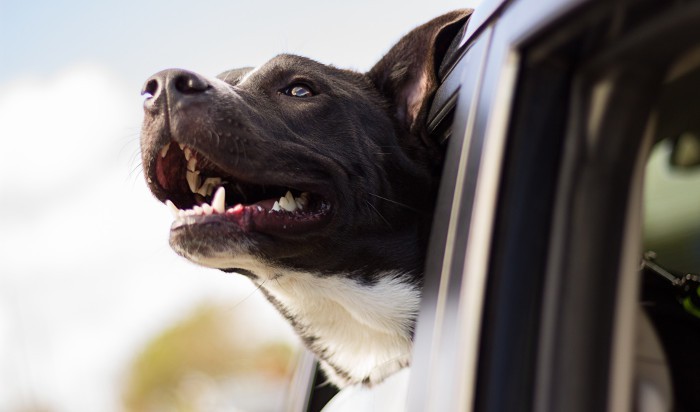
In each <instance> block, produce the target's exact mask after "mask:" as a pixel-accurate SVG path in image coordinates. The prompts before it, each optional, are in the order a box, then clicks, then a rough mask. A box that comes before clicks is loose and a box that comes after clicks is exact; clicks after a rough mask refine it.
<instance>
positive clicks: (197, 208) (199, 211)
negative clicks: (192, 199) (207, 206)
mask: <svg viewBox="0 0 700 412" xmlns="http://www.w3.org/2000/svg"><path fill="white" fill-rule="evenodd" d="M192 209H193V210H194V213H195V214H196V215H203V214H204V209H202V206H195V207H193V208H192Z"/></svg>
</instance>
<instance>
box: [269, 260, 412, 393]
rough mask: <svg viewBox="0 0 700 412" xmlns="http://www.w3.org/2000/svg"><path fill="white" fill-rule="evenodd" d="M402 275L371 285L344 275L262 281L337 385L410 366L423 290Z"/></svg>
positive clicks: (295, 275) (377, 378)
mask: <svg viewBox="0 0 700 412" xmlns="http://www.w3.org/2000/svg"><path fill="white" fill-rule="evenodd" d="M400 275H401V274H399V273H382V274H379V275H378V276H377V279H378V280H377V281H376V282H374V283H372V284H362V283H359V282H357V281H355V280H353V279H352V278H349V277H345V276H319V275H314V274H309V273H299V272H294V273H285V274H284V275H283V276H280V277H279V278H276V279H271V280H268V281H265V282H263V284H262V286H261V287H262V288H264V289H265V290H266V291H267V292H268V294H269V295H270V296H271V297H272V298H274V299H275V300H276V301H277V302H276V303H277V304H278V305H280V306H281V308H280V309H281V310H282V311H283V312H285V314H286V315H287V316H288V317H290V318H291V319H292V320H293V322H294V323H296V325H295V326H296V328H297V330H298V331H299V333H300V334H301V335H302V337H304V338H306V340H307V342H308V343H309V344H310V345H311V347H312V349H313V350H314V351H315V352H316V353H323V354H324V356H323V357H324V358H325V360H326V361H327V363H328V364H326V365H324V364H323V362H322V366H324V370H325V371H326V372H327V374H328V375H329V378H330V379H331V381H332V382H333V383H335V384H337V385H339V386H345V385H347V384H349V383H358V382H362V381H364V382H365V383H367V384H372V383H377V382H380V381H382V380H383V379H384V378H385V377H386V376H388V375H390V374H391V373H393V372H396V371H397V370H399V369H401V368H403V367H405V366H407V365H408V364H409V359H410V352H411V329H412V326H413V322H414V320H415V317H416V314H417V311H418V306H419V300H420V291H419V290H418V289H417V288H416V287H415V286H412V285H410V284H409V283H407V282H405V281H403V280H402V278H401V276H400Z"/></svg>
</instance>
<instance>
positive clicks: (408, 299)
mask: <svg viewBox="0 0 700 412" xmlns="http://www.w3.org/2000/svg"><path fill="white" fill-rule="evenodd" d="M470 13H471V11H470V10H463V11H456V12H452V13H449V14H446V15H443V16H441V17H438V18H436V19H434V20H432V21H430V22H428V23H426V24H425V25H423V26H420V27H418V28H417V29H415V30H413V31H412V32H410V33H409V34H408V35H407V36H405V37H404V38H403V39H401V40H400V41H399V43H398V44H397V45H395V46H394V47H393V48H392V49H391V50H390V51H389V53H388V54H387V55H386V56H384V57H383V58H382V59H381V60H380V61H379V62H378V63H377V64H376V65H375V66H374V68H372V70H370V71H369V72H368V73H366V74H362V73H356V72H352V71H347V70H340V69H337V68H334V67H330V66H325V65H322V64H320V63H317V62H315V61H312V60H309V59H306V58H303V57H299V56H293V55H280V56H277V57H275V58H273V59H272V60H270V61H268V62H267V63H265V64H264V65H262V66H260V67H258V68H255V69H251V68H244V69H236V70H231V71H228V72H225V73H222V74H221V75H219V76H218V78H216V79H215V78H207V77H203V76H200V75H198V74H195V73H192V72H187V71H183V70H166V71H162V72H160V73H157V74H156V75H154V76H153V77H151V78H150V79H149V80H147V81H146V84H145V86H144V90H143V93H144V94H147V95H148V98H147V99H146V102H145V103H144V105H145V118H144V124H143V131H142V141H141V149H142V155H143V165H144V171H145V174H146V179H147V181H148V185H149V187H150V189H151V190H152V191H153V193H154V195H155V196H156V197H157V198H158V199H160V200H161V201H163V202H166V203H167V204H168V205H169V206H170V207H171V209H172V210H173V213H174V214H175V222H174V223H173V225H172V228H171V231H170V244H171V246H172V247H173V249H175V251H176V252H177V253H178V254H180V255H182V256H184V257H186V258H187V259H189V260H191V261H193V262H196V263H198V264H201V265H203V266H208V267H212V268H218V269H222V270H224V271H227V272H229V271H231V272H238V273H241V274H244V275H246V276H248V277H250V278H251V279H252V281H253V282H254V283H256V284H257V285H259V286H260V290H261V291H262V292H263V293H264V294H265V296H266V297H267V298H268V299H269V300H270V302H272V303H273V304H274V305H275V306H276V307H277V309H279V311H280V312H281V313H282V314H283V315H284V316H285V317H286V318H287V319H289V321H290V322H291V323H292V325H293V326H294V328H295V329H296V331H297V332H298V333H299V335H301V337H302V338H303V339H304V341H305V342H306V344H307V345H308V347H309V348H310V349H311V350H312V351H314V352H315V353H316V354H317V355H318V357H319V358H320V359H321V364H322V366H323V367H324V370H325V371H326V372H327V374H328V376H329V379H330V380H331V381H332V382H333V383H335V384H337V385H339V386H344V385H348V384H354V383H360V382H361V383H364V384H367V385H371V384H373V383H377V382H380V381H381V380H383V379H384V378H385V377H387V376H388V375H390V374H391V373H393V372H395V371H397V370H399V369H401V368H403V367H405V366H407V365H408V364H409V361H410V352H411V340H412V334H413V326H414V322H415V318H416V313H417V310H418V304H419V298H420V290H421V284H422V276H423V261H424V257H425V250H426V243H427V237H428V232H429V230H430V223H431V219H432V212H433V206H434V200H435V194H436V191H437V185H438V180H439V174H440V171H441V161H442V152H441V149H440V147H439V145H438V144H437V143H436V142H434V141H431V139H430V138H429V137H428V135H427V132H426V128H425V125H424V123H425V119H426V116H427V110H428V107H429V103H430V101H431V98H432V95H433V94H434V92H435V89H436V87H437V85H436V71H437V66H438V65H439V64H440V61H441V60H442V57H443V56H444V53H445V51H446V49H447V46H448V45H449V42H450V41H451V39H452V37H454V35H455V34H456V31H457V30H458V29H459V27H460V23H462V22H464V21H465V20H466V19H467V17H468V16H469V14H470Z"/></svg>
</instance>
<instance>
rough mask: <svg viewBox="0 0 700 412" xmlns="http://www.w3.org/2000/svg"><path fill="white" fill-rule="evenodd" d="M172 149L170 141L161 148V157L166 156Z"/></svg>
mask: <svg viewBox="0 0 700 412" xmlns="http://www.w3.org/2000/svg"><path fill="white" fill-rule="evenodd" d="M169 149H170V143H168V144H166V145H165V146H163V148H162V149H160V157H161V158H163V157H165V155H166V154H168V150H169Z"/></svg>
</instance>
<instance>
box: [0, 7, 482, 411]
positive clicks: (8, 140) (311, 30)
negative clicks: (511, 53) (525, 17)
mask: <svg viewBox="0 0 700 412" xmlns="http://www.w3.org/2000/svg"><path fill="white" fill-rule="evenodd" d="M474 4H475V2H474V1H454V0H449V1H447V0H446V1H433V0H431V1H424V2H418V1H406V0H393V1H384V2H379V1H378V0H372V1H366V0H359V1H358V0H355V1H352V2H346V3H340V2H328V1H295V2H289V1H285V2H273V1H268V2H263V1H228V2H227V1H202V2H192V1H189V2H185V1H181V0H176V1H162V0H153V1H142V2H129V1H103V2H94V1H76V0H72V1H60V2H57V1H38V0H28V1H13V0H0V142H1V144H2V154H3V156H2V162H0V388H1V390H0V411H10V412H12V411H18V410H20V408H23V407H31V406H37V405H50V406H51V407H52V408H53V410H56V411H71V412H82V411H86V412H88V411H97V410H99V411H105V412H110V411H120V410H121V409H120V405H119V398H118V397H119V382H120V379H121V378H122V377H123V375H124V373H125V371H126V368H127V366H128V363H129V361H130V359H132V358H133V356H134V354H135V351H137V350H138V349H139V348H140V347H142V345H143V344H144V343H145V342H147V341H148V340H149V339H150V338H152V337H153V336H154V335H155V334H157V333H158V332H159V331H160V330H162V329H164V328H165V327H167V326H169V325H170V324H171V323H172V322H174V321H176V320H177V319H179V318H181V317H182V316H183V314H185V313H187V312H188V311H189V310H191V309H192V308H193V307H194V306H195V305H197V304H199V303H201V302H202V301H204V300H208V299H214V300H218V301H223V302H227V304H230V307H231V310H235V311H244V312H246V313H250V318H251V324H256V325H261V324H262V325H266V326H269V327H268V328H267V329H265V330H263V331H261V332H260V333H262V334H269V336H271V337H280V338H285V339H290V336H291V329H290V328H289V327H288V326H287V325H286V324H285V323H284V322H283V321H282V320H281V319H280V318H279V317H278V316H277V315H276V313H275V312H274V311H273V310H272V308H271V307H270V305H268V304H267V303H266V302H264V299H263V298H262V297H261V296H260V294H259V293H255V291H254V290H253V288H252V287H251V285H250V284H249V282H248V281H247V280H246V279H243V278H242V277H240V276H236V275H232V274H224V273H222V272H219V271H215V270H210V269H204V268H199V267H196V266H195V265H193V264H191V263H189V262H187V261H185V260H183V259H181V258H179V257H178V256H176V255H175V253H174V252H172V251H171V250H170V248H169V246H168V244H167V237H168V230H169V227H170V223H171V215H170V213H169V212H168V211H167V209H166V207H165V206H164V205H162V204H160V203H159V202H158V201H157V200H156V199H155V198H153V197H152V196H151V195H150V193H149V192H148V190H147V188H146V185H145V183H144V179H143V174H142V172H141V166H140V154H139V129H140V123H141V120H142V103H143V97H142V96H140V93H139V92H140V90H141V86H142V84H143V82H144V81H145V79H147V78H148V77H149V76H150V75H151V74H153V73H155V72H158V71H160V70H162V69H165V68H171V67H181V68H186V69H189V70H193V71H196V72H200V73H202V74H205V75H215V74H217V73H220V72H223V71H225V70H227V69H230V68H235V67H245V66H256V65H259V64H261V63H263V62H265V61H266V60H267V59H269V58H271V57H273V56H274V55H276V54H279V53H283V52H284V53H296V54H301V55H305V56H307V57H311V58H314V59H316V60H318V61H320V62H322V63H328V64H333V65H335V66H338V67H343V68H350V69H355V70H359V71H366V70H368V69H369V68H370V67H371V66H372V64H373V63H374V62H376V61H377V60H378V59H379V58H380V57H381V56H382V54H383V53H384V52H386V51H387V50H388V49H389V47H390V46H391V45H392V44H394V43H395V42H396V41H397V40H398V39H399V38H400V36H401V35H402V34H405V33H406V32H407V31H409V30H410V29H411V28H412V27H415V26H416V25H419V24H421V23H423V22H426V21H427V20H429V19H430V18H432V17H435V16H438V15H440V14H442V13H444V12H447V11H449V10H453V9H456V8H460V7H473V5H474ZM85 388H90V390H88V391H86V390H85Z"/></svg>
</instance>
